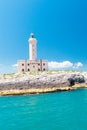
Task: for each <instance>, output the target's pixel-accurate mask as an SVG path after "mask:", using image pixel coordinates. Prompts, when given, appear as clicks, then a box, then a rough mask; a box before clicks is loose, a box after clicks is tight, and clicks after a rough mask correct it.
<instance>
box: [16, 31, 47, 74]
mask: <svg viewBox="0 0 87 130" xmlns="http://www.w3.org/2000/svg"><path fill="white" fill-rule="evenodd" d="M28 43H29V59H28V60H18V63H17V64H18V72H37V71H45V70H48V61H47V60H43V59H40V60H39V59H37V40H36V38H35V37H34V34H33V33H31V34H30V38H29V40H28Z"/></svg>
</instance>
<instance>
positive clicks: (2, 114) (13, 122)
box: [0, 89, 87, 130]
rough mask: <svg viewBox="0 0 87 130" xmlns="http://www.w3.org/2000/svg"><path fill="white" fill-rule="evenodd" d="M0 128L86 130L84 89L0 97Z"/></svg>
mask: <svg viewBox="0 0 87 130" xmlns="http://www.w3.org/2000/svg"><path fill="white" fill-rule="evenodd" d="M0 130H87V89H79V90H76V91H71V92H58V93H49V94H40V95H30V96H29V95H27V96H7V97H0Z"/></svg>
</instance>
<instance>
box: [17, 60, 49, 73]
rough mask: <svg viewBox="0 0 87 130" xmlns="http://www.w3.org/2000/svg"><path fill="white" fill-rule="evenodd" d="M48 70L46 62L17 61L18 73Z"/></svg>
mask: <svg viewBox="0 0 87 130" xmlns="http://www.w3.org/2000/svg"><path fill="white" fill-rule="evenodd" d="M45 70H48V61H46V60H19V61H18V72H37V71H45Z"/></svg>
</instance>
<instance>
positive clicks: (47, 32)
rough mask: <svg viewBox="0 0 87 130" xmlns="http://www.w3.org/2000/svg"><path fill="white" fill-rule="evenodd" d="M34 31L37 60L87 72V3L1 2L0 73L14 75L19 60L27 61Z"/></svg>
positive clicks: (69, 0)
mask: <svg viewBox="0 0 87 130" xmlns="http://www.w3.org/2000/svg"><path fill="white" fill-rule="evenodd" d="M31 32H33V33H34V34H35V37H36V38H37V40H38V59H48V61H49V62H51V64H50V65H54V66H57V65H59V66H60V65H61V66H62V63H63V64H66V63H67V62H66V61H68V63H70V64H72V65H71V67H73V66H74V67H73V68H76V69H82V70H87V52H86V50H87V1H86V0H66V1H65V0H50V1H49V0H48V1H47V0H0V73H9V72H14V70H15V68H14V67H12V65H14V64H16V63H17V60H18V59H28V57H29V56H28V38H29V35H30V33H31ZM54 61H55V62H54ZM68 63H67V64H68ZM78 63H81V64H79V66H78ZM55 64H56V65H55ZM82 65H83V66H82ZM75 66H76V67H75ZM80 66H81V67H80ZM78 67H79V68H78ZM58 68H59V67H58ZM60 68H61V67H60Z"/></svg>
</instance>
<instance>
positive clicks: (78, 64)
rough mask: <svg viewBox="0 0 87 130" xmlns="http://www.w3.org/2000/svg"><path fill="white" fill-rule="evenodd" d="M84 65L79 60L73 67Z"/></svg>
mask: <svg viewBox="0 0 87 130" xmlns="http://www.w3.org/2000/svg"><path fill="white" fill-rule="evenodd" d="M82 66H83V64H82V63H81V62H78V63H76V64H74V66H73V68H79V67H82Z"/></svg>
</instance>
